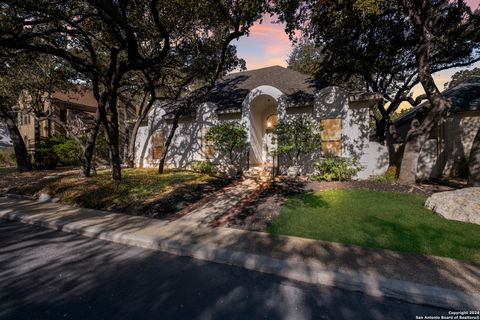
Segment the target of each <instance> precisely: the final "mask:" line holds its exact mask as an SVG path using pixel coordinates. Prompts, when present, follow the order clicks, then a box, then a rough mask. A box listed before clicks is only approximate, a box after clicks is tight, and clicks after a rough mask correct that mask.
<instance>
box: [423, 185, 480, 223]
mask: <svg viewBox="0 0 480 320" xmlns="http://www.w3.org/2000/svg"><path fill="white" fill-rule="evenodd" d="M425 207H427V208H428V209H430V210H433V211H435V212H436V213H438V214H439V215H441V216H442V217H444V218H446V219H449V220H457V221H463V222H469V223H475V224H480V188H464V189H459V190H455V191H445V192H438V193H434V194H433V195H431V196H430V197H429V198H428V199H427V202H425Z"/></svg>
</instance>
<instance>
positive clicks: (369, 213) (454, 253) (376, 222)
mask: <svg viewBox="0 0 480 320" xmlns="http://www.w3.org/2000/svg"><path fill="white" fill-rule="evenodd" d="M425 200H426V197H425V196H421V195H415V194H405V193H396V192H382V191H375V190H366V189H335V190H333V189H332V190H325V191H320V192H315V193H307V194H302V195H299V196H294V197H291V198H290V199H288V200H287V202H285V204H284V205H283V206H282V208H281V209H280V215H279V217H278V218H277V219H276V220H275V221H273V224H272V225H271V226H270V227H269V228H268V231H269V232H271V233H273V234H279V235H280V234H281V235H291V236H298V237H305V238H312V239H318V240H324V241H333V242H340V243H347V244H353V245H359V246H365V247H373V248H385V249H391V250H398V251H407V252H417V253H422V254H429V255H436V256H444V257H451V258H457V259H467V260H473V261H477V262H480V226H478V225H475V224H471V223H463V222H458V221H451V220H447V219H444V218H442V217H440V216H438V215H436V214H434V213H433V212H431V211H430V210H427V209H425V207H424V203H425Z"/></svg>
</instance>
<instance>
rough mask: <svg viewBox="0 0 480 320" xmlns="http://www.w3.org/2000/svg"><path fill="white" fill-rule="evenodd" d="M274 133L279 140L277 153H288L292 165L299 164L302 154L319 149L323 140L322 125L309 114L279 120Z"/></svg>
mask: <svg viewBox="0 0 480 320" xmlns="http://www.w3.org/2000/svg"><path fill="white" fill-rule="evenodd" d="M273 133H274V135H275V139H276V141H277V151H276V153H277V154H279V155H286V156H287V157H288V158H289V159H290V161H291V163H292V165H297V164H298V159H299V157H300V155H301V154H308V153H311V152H313V151H315V150H317V149H318V146H319V144H320V142H321V136H320V126H319V124H318V122H317V121H315V120H314V119H312V118H311V117H308V116H298V117H294V118H293V119H289V120H285V121H282V122H279V123H278V124H277V125H276V126H275V128H274V130H273Z"/></svg>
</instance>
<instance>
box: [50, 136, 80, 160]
mask: <svg viewBox="0 0 480 320" xmlns="http://www.w3.org/2000/svg"><path fill="white" fill-rule="evenodd" d="M52 140H53V142H54V145H53V151H54V152H55V154H56V155H57V156H58V157H59V159H60V164H61V165H75V164H78V163H79V159H80V155H81V148H80V146H79V145H78V143H77V142H76V141H75V140H74V139H73V138H70V137H65V136H54V137H52Z"/></svg>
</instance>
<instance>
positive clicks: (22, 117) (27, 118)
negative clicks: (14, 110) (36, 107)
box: [20, 113, 30, 125]
mask: <svg viewBox="0 0 480 320" xmlns="http://www.w3.org/2000/svg"><path fill="white" fill-rule="evenodd" d="M26 124H30V115H29V114H28V113H23V114H21V115H20V125H26Z"/></svg>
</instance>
